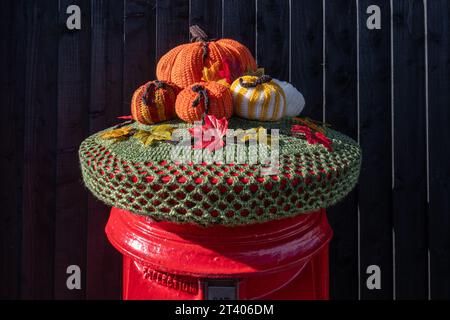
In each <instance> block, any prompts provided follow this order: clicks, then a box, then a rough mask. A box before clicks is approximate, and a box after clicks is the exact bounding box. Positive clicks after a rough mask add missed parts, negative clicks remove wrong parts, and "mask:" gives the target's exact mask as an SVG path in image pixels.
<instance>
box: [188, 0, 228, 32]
mask: <svg viewBox="0 0 450 320" xmlns="http://www.w3.org/2000/svg"><path fill="white" fill-rule="evenodd" d="M189 25H190V26H193V25H198V26H200V28H202V29H203V31H205V32H206V34H207V35H208V37H209V38H210V39H219V38H221V37H222V0H191V1H190V10H189Z"/></svg>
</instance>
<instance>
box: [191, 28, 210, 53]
mask: <svg viewBox="0 0 450 320" xmlns="http://www.w3.org/2000/svg"><path fill="white" fill-rule="evenodd" d="M189 32H190V33H191V42H197V41H198V42H201V43H202V45H203V46H202V49H203V54H202V58H203V60H205V59H206V58H207V57H208V53H209V48H208V35H207V34H206V33H205V31H203V30H202V29H201V28H200V27H199V26H197V25H195V26H191V27H190V28H189Z"/></svg>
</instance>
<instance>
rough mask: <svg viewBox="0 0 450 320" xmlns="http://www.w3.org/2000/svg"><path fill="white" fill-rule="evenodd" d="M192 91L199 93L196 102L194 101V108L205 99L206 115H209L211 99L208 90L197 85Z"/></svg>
mask: <svg viewBox="0 0 450 320" xmlns="http://www.w3.org/2000/svg"><path fill="white" fill-rule="evenodd" d="M192 91H194V92H195V93H198V96H197V98H195V100H194V101H192V107H194V108H196V107H197V106H198V105H199V104H200V100H201V99H202V98H203V100H204V103H205V112H204V114H208V107H209V97H208V92H207V91H206V88H205V87H204V86H201V85H198V84H197V85H195V86H193V87H192Z"/></svg>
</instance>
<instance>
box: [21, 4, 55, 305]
mask: <svg viewBox="0 0 450 320" xmlns="http://www.w3.org/2000/svg"><path fill="white" fill-rule="evenodd" d="M18 11H19V12H18V14H20V15H24V16H25V23H26V26H25V28H24V29H23V30H20V32H19V33H18V36H19V35H20V37H24V39H25V43H24V46H23V47H20V48H19V49H20V51H21V52H20V53H19V52H18V54H20V55H21V54H22V52H24V53H25V56H24V57H22V58H23V59H17V61H16V62H17V64H18V65H20V64H25V70H24V71H25V72H24V73H19V74H17V77H18V79H20V80H18V82H17V84H16V85H17V90H18V92H17V94H18V95H20V96H23V99H24V110H23V115H22V116H23V117H24V119H25V126H24V129H25V130H24V174H23V206H22V210H23V233H22V235H23V236H22V268H21V281H22V290H21V297H22V298H25V299H51V298H53V279H54V249H55V241H54V236H55V229H54V226H55V205H56V197H55V195H56V153H57V149H56V142H57V141H56V137H57V135H56V133H57V130H56V123H57V113H58V110H57V93H58V91H57V78H58V64H57V63H56V62H57V61H58V3H57V2H53V1H50V2H47V1H25V2H24V4H23V6H21V7H20V8H18ZM18 70H20V67H19V69H18Z"/></svg>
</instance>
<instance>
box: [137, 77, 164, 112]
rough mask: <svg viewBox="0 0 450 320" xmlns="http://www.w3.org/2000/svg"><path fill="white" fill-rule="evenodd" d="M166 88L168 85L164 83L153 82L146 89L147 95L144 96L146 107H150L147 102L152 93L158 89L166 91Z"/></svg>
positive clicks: (143, 100)
mask: <svg viewBox="0 0 450 320" xmlns="http://www.w3.org/2000/svg"><path fill="white" fill-rule="evenodd" d="M164 88H166V83H165V82H164V81H159V80H156V81H153V82H150V83H149V84H147V87H146V88H145V93H144V94H143V95H142V102H143V104H144V105H146V106H148V105H150V104H149V101H148V100H147V97H148V96H149V95H150V93H153V92H155V91H156V90H158V89H164Z"/></svg>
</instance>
